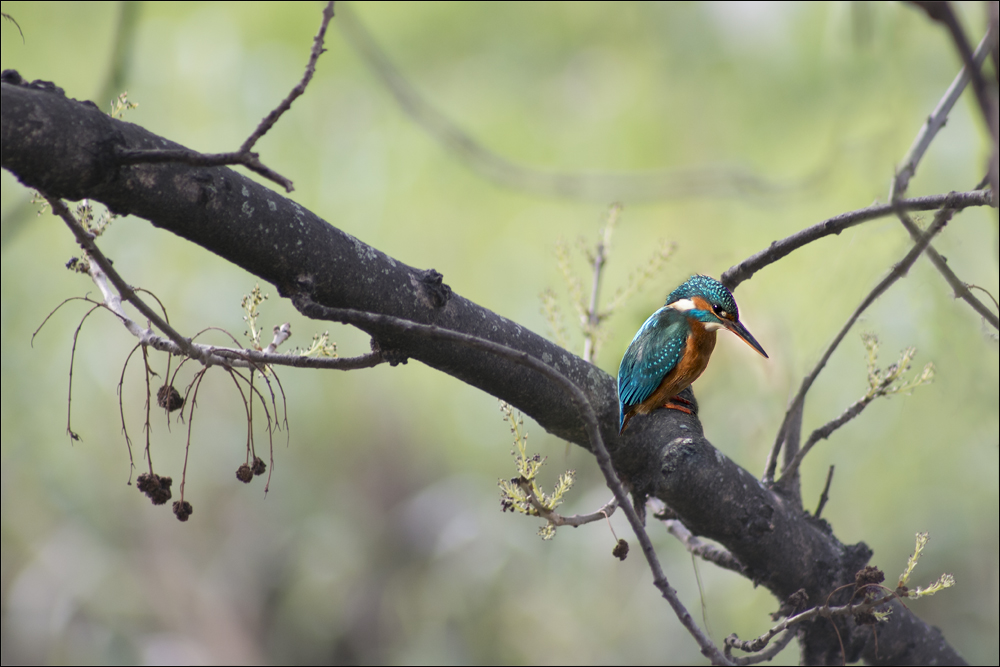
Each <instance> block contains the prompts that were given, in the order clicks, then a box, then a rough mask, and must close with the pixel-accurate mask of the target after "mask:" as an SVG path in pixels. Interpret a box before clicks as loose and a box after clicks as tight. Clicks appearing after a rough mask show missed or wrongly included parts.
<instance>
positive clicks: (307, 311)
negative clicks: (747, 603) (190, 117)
mask: <svg viewBox="0 0 1000 667" xmlns="http://www.w3.org/2000/svg"><path fill="white" fill-rule="evenodd" d="M292 303H293V304H294V305H295V307H296V308H297V309H298V310H299V312H301V313H302V314H303V315H305V316H307V317H311V318H313V319H323V320H331V321H334V322H343V323H345V324H353V325H362V324H363V325H369V326H372V325H374V326H379V327H386V328H391V329H395V330H396V331H399V332H407V333H412V334H417V335H421V336H426V337H428V338H432V339H438V340H448V341H451V342H452V343H456V344H458V345H463V346H467V347H472V348H476V349H479V350H481V351H484V352H487V353H489V354H493V355H496V356H498V357H502V358H504V359H507V360H508V361H511V362H513V363H516V364H519V365H521V366H525V367H527V368H530V369H531V370H533V371H535V372H537V373H539V374H541V375H543V376H545V377H546V378H547V379H549V380H550V381H551V382H552V383H554V384H555V385H556V386H558V387H559V388H560V390H561V391H563V392H565V393H566V394H567V395H568V396H569V397H570V398H571V399H572V400H573V403H574V404H575V405H576V408H577V410H578V411H579V413H580V418H581V419H582V420H583V422H584V424H585V425H586V431H587V437H588V440H589V441H590V445H591V448H592V451H593V452H594V456H595V458H596V459H597V464H598V466H599V467H600V468H601V472H602V473H603V474H604V479H605V481H606V482H607V484H608V487H609V488H610V489H611V491H612V492H613V493H614V495H615V499H616V500H617V501H618V505H619V506H620V507H621V508H622V511H623V512H625V516H626V517H628V520H629V524H630V525H631V526H632V530H633V532H634V533H635V535H636V538H637V539H638V540H639V544H640V546H641V547H642V552H643V555H644V556H645V557H646V562H647V563H648V564H649V567H650V570H652V572H653V584H654V585H655V586H656V587H657V589H659V591H660V593H661V594H662V595H663V597H664V598H665V599H666V600H667V603H668V604H669V605H670V607H671V608H672V609H673V611H674V613H675V614H676V616H677V618H678V620H680V622H681V625H683V626H684V628H685V629H686V630H687V631H688V632H689V633H690V634H691V636H692V637H694V639H695V641H696V642H697V643H698V646H699V647H700V649H701V652H702V654H703V655H705V656H707V657H708V658H709V659H710V660H711V661H712V662H713V664H728V662H729V661H728V660H726V658H725V657H724V656H723V655H722V652H721V651H720V650H719V648H718V647H716V646H715V644H713V643H712V640H711V639H710V638H709V637H708V636H707V635H706V634H705V633H704V632H702V630H701V628H699V627H698V625H697V624H696V623H695V622H694V618H693V617H692V616H691V614H690V612H688V610H687V609H686V608H685V607H684V605H683V603H682V602H681V601H680V598H679V597H678V596H677V592H676V591H675V590H674V589H673V588H672V587H671V586H670V583H669V582H668V581H667V577H666V575H665V574H664V573H663V568H662V567H661V566H660V561H659V559H658V558H657V556H656V551H655V550H654V549H653V543H652V541H651V540H650V539H649V535H648V534H647V532H646V529H645V527H644V526H643V522H642V519H640V518H639V515H638V513H637V512H636V510H635V508H634V507H633V506H632V504H631V503H630V502H629V499H628V495H627V494H626V492H625V488H624V487H623V486H622V483H621V481H620V480H619V479H618V475H617V473H616V472H615V470H614V466H613V465H612V463H611V456H610V455H609V454H608V450H607V448H606V447H605V445H604V439H603V438H602V437H601V431H600V427H599V425H598V422H597V414H596V413H595V412H594V408H593V406H592V405H591V404H590V401H588V400H587V397H586V395H584V393H583V391H582V390H581V389H580V388H579V387H577V386H576V385H575V384H574V383H573V382H572V381H571V380H570V379H569V378H567V377H566V376H565V375H563V374H562V373H560V372H559V371H557V370H555V369H554V368H552V367H551V366H549V365H548V364H546V363H545V362H543V361H542V360H541V359H537V358H535V357H532V356H531V355H529V354H528V353H527V352H523V351H520V350H515V349H514V348H511V347H508V346H506V345H501V344H500V343H495V342H493V341H490V340H486V339H485V338H479V337H477V336H471V335H469V334H466V333H462V332H459V331H452V330H450V329H442V328H440V327H438V326H435V325H429V324H419V323H417V322H412V321H409V320H403V319H400V318H397V317H392V316H390V315H382V314H377V313H368V312H364V311H360V310H353V309H350V308H329V307H327V306H323V305H320V304H318V303H316V302H315V301H313V300H312V298H311V297H309V296H308V295H307V294H298V295H295V296H293V297H292Z"/></svg>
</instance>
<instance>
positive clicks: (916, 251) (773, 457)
mask: <svg viewBox="0 0 1000 667" xmlns="http://www.w3.org/2000/svg"><path fill="white" fill-rule="evenodd" d="M954 214H955V211H954V210H953V209H951V208H943V209H941V210H940V211H938V212H937V214H936V215H935V216H934V222H933V223H932V224H931V226H930V227H929V228H928V229H927V232H926V233H925V234H924V235H923V236H922V237H921V238H920V241H918V242H917V243H916V244H915V245H914V246H913V247H912V248H911V249H910V251H909V252H908V253H906V255H905V256H904V257H903V259H901V260H900V261H899V262H898V263H897V264H896V265H895V266H894V267H893V268H892V270H891V271H890V272H889V274H888V275H887V276H886V277H885V278H883V279H882V280H881V281H880V282H879V284H878V285H876V286H875V288H874V289H873V290H872V291H871V292H869V294H868V296H866V297H865V298H864V300H862V302H861V304H860V305H859V306H858V307H857V308H856V309H855V311H854V312H853V313H851V316H850V317H849V318H847V322H845V323H844V326H843V327H841V329H840V331H839V332H838V333H837V336H836V337H835V338H834V339H833V342H832V343H830V346H829V347H828V348H827V349H826V352H824V353H823V356H822V357H821V358H820V360H819V362H818V363H817V364H816V367H815V368H814V369H813V370H812V372H811V373H809V375H807V376H806V377H805V378H804V379H803V380H802V386H801V387H800V388H799V391H798V393H797V394H796V395H795V398H794V399H792V404H791V407H789V409H788V412H786V413H785V419H784V421H783V422H782V424H781V427H780V428H779V429H778V434H777V436H776V437H775V441H774V445H773V446H772V448H771V453H770V454H769V455H768V459H767V461H768V463H767V466H766V470H765V471H764V479H763V481H764V484H765V485H769V484H771V483H772V482H773V481H774V470H775V467H776V466H777V460H778V451H779V450H780V449H781V445H782V443H783V442H784V440H785V430H786V428H787V427H788V425H789V418H790V416H791V415H793V414H794V412H795V411H796V410H797V409H799V408H800V407H801V406H802V405H803V404H804V403H805V397H806V393H807V392H808V391H809V389H810V388H811V387H812V384H813V382H815V381H816V378H817V377H818V376H819V374H820V371H822V370H823V368H824V367H825V366H826V362H827V361H829V360H830V356H831V355H832V354H833V351H834V350H836V349H837V346H838V345H840V341H842V340H843V339H844V336H846V335H847V332H848V331H849V330H850V329H851V327H852V326H854V323H855V322H856V321H857V319H858V318H859V317H860V316H861V313H863V312H864V311H865V310H866V309H867V308H868V306H870V305H872V304H873V303H875V300H876V299H878V298H879V297H880V296H882V294H883V293H884V292H885V291H886V290H887V289H889V287H891V286H892V284H893V283H895V282H896V281H897V280H899V279H900V278H902V277H903V276H905V275H906V273H907V272H908V271H909V270H910V267H911V266H913V263H914V262H916V261H917V258H918V257H920V255H921V253H923V251H924V249H926V248H927V245H928V244H929V243H930V242H931V239H933V238H934V237H935V236H936V235H937V234H938V232H940V231H941V230H942V229H944V226H945V225H946V224H947V223H948V221H949V220H951V218H952V216H953V215H954Z"/></svg>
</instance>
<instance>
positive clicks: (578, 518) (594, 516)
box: [519, 481, 618, 528]
mask: <svg viewBox="0 0 1000 667" xmlns="http://www.w3.org/2000/svg"><path fill="white" fill-rule="evenodd" d="M519 486H520V487H521V489H522V490H523V491H524V493H525V495H527V497H528V502H529V503H531V506H532V507H533V508H534V509H535V511H536V512H538V516H540V517H541V518H543V519H545V520H546V521H548V522H549V523H551V524H552V525H553V526H557V527H558V526H572V527H573V528H577V527H579V526H583V525H586V524H588V523H594V522H595V521H604V520H605V519H607V518H608V517H610V516H611V515H612V514H614V513H615V510H616V509H618V499H617V498H612V499H611V500H609V501H608V502H607V503H606V504H605V505H604V506H603V507H602V508H601V509H599V510H597V511H596V512H591V513H590V514H573V515H572V516H563V515H562V514H559V513H558V512H553V511H552V510H550V509H547V508H546V507H545V506H544V505H543V504H542V502H541V501H540V500H539V499H538V496H536V495H535V490H534V489H532V488H531V483H529V482H524V481H522V482H521V483H520V484H519Z"/></svg>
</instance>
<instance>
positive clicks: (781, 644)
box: [725, 630, 795, 665]
mask: <svg viewBox="0 0 1000 667" xmlns="http://www.w3.org/2000/svg"><path fill="white" fill-rule="evenodd" d="M730 637H734V638H735V637H736V635H730ZM793 639H795V633H794V632H792V631H791V630H788V631H787V632H785V634H783V635H781V636H780V637H779V638H778V640H777V641H776V642H774V643H773V644H770V645H769V646H768V647H767V648H765V649H764V650H763V651H761V652H759V653H757V654H755V655H747V656H743V657H742V658H734V657H732V655H731V653H732V650H733V647H732V646H730V645H729V644H726V649H725V652H726V657H727V658H729V659H730V660H732V661H733V664H734V665H756V664H758V663H761V662H767V661H769V660H771V659H773V658H774V656H776V655H778V654H779V653H781V652H782V651H784V650H785V647H787V646H788V645H789V644H791V643H792V640H793ZM737 648H738V647H737Z"/></svg>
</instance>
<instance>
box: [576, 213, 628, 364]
mask: <svg viewBox="0 0 1000 667" xmlns="http://www.w3.org/2000/svg"><path fill="white" fill-rule="evenodd" d="M621 210H622V205H621V204H617V203H615V204H612V205H611V209H610V210H609V211H608V221H607V223H606V224H605V225H604V229H602V230H601V238H600V239H599V240H598V241H597V247H596V248H595V249H594V255H593V257H592V258H591V259H592V260H593V261H592V264H593V274H594V275H593V279H592V280H591V285H590V303H589V304H588V305H587V312H586V319H585V321H584V322H583V358H584V360H586V361H589V362H590V363H594V355H595V354H596V353H597V327H598V326H599V325H600V323H601V316H600V313H598V311H597V300H598V296H599V294H600V289H601V274H602V273H603V272H604V264H605V263H606V262H607V261H608V250H609V249H610V247H611V235H612V234H613V233H614V230H615V224H616V223H617V222H618V216H619V214H620V213H621Z"/></svg>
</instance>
